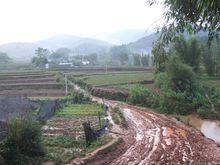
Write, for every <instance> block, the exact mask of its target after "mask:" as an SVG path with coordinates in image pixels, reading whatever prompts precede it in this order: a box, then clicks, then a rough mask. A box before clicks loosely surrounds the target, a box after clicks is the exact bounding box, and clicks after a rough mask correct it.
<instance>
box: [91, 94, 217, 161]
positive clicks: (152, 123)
mask: <svg viewBox="0 0 220 165" xmlns="http://www.w3.org/2000/svg"><path fill="white" fill-rule="evenodd" d="M93 100H94V101H98V102H101V100H100V99H99V98H95V97H94V98H93ZM105 104H107V105H109V106H110V107H119V108H120V109H121V110H122V111H123V112H124V115H125V117H126V119H127V121H128V126H129V127H128V129H127V130H122V129H114V131H116V132H117V131H118V133H119V134H120V136H121V137H122V138H123V140H124V144H121V145H119V146H118V148H117V149H118V151H116V153H113V152H112V153H109V154H107V155H105V156H104V157H97V158H95V159H94V160H93V161H91V162H89V164H114V165H128V164H129V165H133V164H134V165H135V164H140V165H142V164H143V165H145V164H220V148H219V147H218V146H217V144H215V143H214V142H213V141H212V140H209V139H207V138H205V137H204V136H203V135H202V134H201V133H200V132H199V131H198V130H196V129H194V128H190V127H186V126H185V125H183V124H182V123H180V122H178V121H177V120H175V119H173V118H169V117H166V116H164V115H161V114H157V113H155V112H153V111H151V110H149V109H144V108H140V107H136V106H131V105H128V104H125V103H121V102H117V101H109V100H105ZM119 151H120V152H119Z"/></svg>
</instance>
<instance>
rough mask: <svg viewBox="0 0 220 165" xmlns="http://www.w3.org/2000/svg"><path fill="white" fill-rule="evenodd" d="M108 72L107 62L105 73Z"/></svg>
mask: <svg viewBox="0 0 220 165" xmlns="http://www.w3.org/2000/svg"><path fill="white" fill-rule="evenodd" d="M107 72H108V64H106V65H105V73H106V74H107Z"/></svg>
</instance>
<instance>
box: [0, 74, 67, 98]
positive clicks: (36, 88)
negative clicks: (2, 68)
mask: <svg viewBox="0 0 220 165" xmlns="http://www.w3.org/2000/svg"><path fill="white" fill-rule="evenodd" d="M0 95H7V96H16V95H22V96H28V97H35V96H41V97H43V96H47V97H50V96H51V97H57V96H64V95H65V91H64V88H63V87H62V85H61V84H60V83H58V82H57V78H56V76H55V73H53V72H8V73H0Z"/></svg>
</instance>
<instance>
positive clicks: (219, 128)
mask: <svg viewBox="0 0 220 165" xmlns="http://www.w3.org/2000/svg"><path fill="white" fill-rule="evenodd" d="M181 120H182V121H183V122H184V123H187V124H189V125H191V126H193V127H195V128H197V129H199V130H200V131H201V132H202V133H203V134H204V135H205V136H206V137H208V138H210V139H213V140H214V141H216V142H217V143H220V121H213V120H204V119H201V118H199V117H198V115H196V114H192V115H188V116H181Z"/></svg>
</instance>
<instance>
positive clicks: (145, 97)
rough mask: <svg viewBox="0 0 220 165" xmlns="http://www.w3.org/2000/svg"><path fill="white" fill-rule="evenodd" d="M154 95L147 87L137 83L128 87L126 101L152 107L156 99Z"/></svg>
mask: <svg viewBox="0 0 220 165" xmlns="http://www.w3.org/2000/svg"><path fill="white" fill-rule="evenodd" d="M154 95H155V94H154V93H153V92H152V91H150V90H149V89H148V88H146V87H143V86H141V85H137V86H134V87H132V88H131V89H130V92H129V97H128V100H127V101H128V102H130V103H132V104H135V105H142V106H147V107H153V105H154V103H155V101H156V100H155V97H154Z"/></svg>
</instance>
